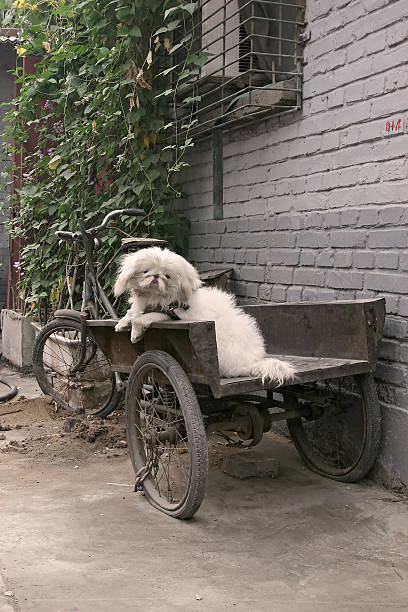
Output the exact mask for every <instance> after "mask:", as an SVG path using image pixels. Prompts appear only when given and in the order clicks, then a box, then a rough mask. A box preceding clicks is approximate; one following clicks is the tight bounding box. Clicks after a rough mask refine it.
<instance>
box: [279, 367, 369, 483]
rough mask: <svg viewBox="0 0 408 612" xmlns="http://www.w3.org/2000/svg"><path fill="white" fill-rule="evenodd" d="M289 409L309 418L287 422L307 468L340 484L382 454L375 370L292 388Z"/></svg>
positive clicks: (357, 477) (362, 471) (364, 472)
mask: <svg viewBox="0 0 408 612" xmlns="http://www.w3.org/2000/svg"><path fill="white" fill-rule="evenodd" d="M284 397H285V403H287V405H288V407H292V408H299V407H300V408H303V409H304V410H305V414H306V415H307V416H305V417H301V418H296V419H290V420H288V429H289V433H290V435H291V438H292V440H293V442H294V444H295V446H296V449H297V450H298V452H299V454H300V456H301V458H302V459H303V461H304V462H305V464H306V465H307V467H308V468H309V469H311V470H312V471H313V472H317V473H318V474H321V475H322V476H327V477H329V478H332V479H334V480H340V481H342V482H356V481H357V480H360V479H361V478H364V476H366V475H367V474H368V472H369V471H370V470H371V468H372V467H373V465H374V462H375V460H376V458H377V456H378V452H379V446H380V437H381V413H380V407H379V403H378V397H377V390H376V387H375V383H374V380H373V377H372V375H371V374H361V375H358V376H347V377H343V378H335V379H331V380H328V381H323V382H319V383H313V384H310V385H304V386H301V387H293V388H292V390H291V388H290V387H288V389H287V392H286V393H285V396H284Z"/></svg>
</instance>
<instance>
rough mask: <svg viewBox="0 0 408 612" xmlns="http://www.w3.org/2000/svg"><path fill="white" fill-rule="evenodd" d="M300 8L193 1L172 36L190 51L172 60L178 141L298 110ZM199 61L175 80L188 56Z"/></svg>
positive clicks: (299, 3) (255, 1) (291, 1)
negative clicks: (187, 129) (185, 135)
mask: <svg viewBox="0 0 408 612" xmlns="http://www.w3.org/2000/svg"><path fill="white" fill-rule="evenodd" d="M304 26H305V23H304V0H288V1H286V0H281V1H276V2H275V1H272V0H198V2H197V5H196V8H195V10H194V12H193V14H192V16H191V17H190V18H189V19H188V20H185V22H184V24H183V27H182V28H181V27H180V28H178V29H177V30H176V31H175V33H174V39H173V43H174V44H177V42H179V41H180V40H182V39H183V38H184V37H186V35H187V36H188V35H189V34H191V35H192V36H190V41H191V42H190V48H189V50H186V48H185V47H182V48H181V49H180V50H178V51H177V52H176V53H174V54H173V55H172V58H173V62H174V64H175V65H176V69H175V70H174V72H173V78H174V83H173V84H174V86H176V84H177V108H176V119H177V124H178V133H179V134H181V133H182V132H183V130H182V128H181V126H182V124H183V123H186V118H189V120H190V121H191V120H193V121H194V120H196V121H194V127H193V128H190V132H191V133H193V134H194V135H195V136H196V137H197V136H205V135H207V134H209V133H210V132H211V131H213V130H214V128H218V127H219V128H222V129H228V128H230V127H234V126H236V125H239V124H240V123H248V122H249V121H251V120H254V119H257V118H261V117H265V116H266V115H270V114H277V113H282V112H287V111H289V110H296V109H298V108H300V105H301V61H302V51H303V41H302V33H303V29H304ZM197 52H200V53H201V56H202V57H204V60H205V61H204V62H203V63H202V65H201V66H200V67H199V68H197V69H196V74H193V75H191V74H189V76H188V77H186V78H185V79H184V80H183V79H180V74H181V72H182V70H183V67H184V66H185V60H186V56H187V54H188V53H197Z"/></svg>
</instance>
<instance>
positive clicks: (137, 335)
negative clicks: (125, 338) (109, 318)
mask: <svg viewBox="0 0 408 612" xmlns="http://www.w3.org/2000/svg"><path fill="white" fill-rule="evenodd" d="M145 329H146V328H145V327H143V326H142V325H135V324H134V323H133V324H132V331H131V333H130V340H131V342H133V344H135V343H136V342H138V341H139V340H140V339H141V337H142V336H143V333H144V331H145Z"/></svg>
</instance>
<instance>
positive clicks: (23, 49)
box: [17, 47, 27, 57]
mask: <svg viewBox="0 0 408 612" xmlns="http://www.w3.org/2000/svg"><path fill="white" fill-rule="evenodd" d="M25 53H27V49H26V48H25V47H18V48H17V55H18V56H19V57H21V56H22V55H24V54H25Z"/></svg>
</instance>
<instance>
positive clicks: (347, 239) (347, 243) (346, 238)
mask: <svg viewBox="0 0 408 612" xmlns="http://www.w3.org/2000/svg"><path fill="white" fill-rule="evenodd" d="M366 240H367V236H366V234H365V232H359V231H356V230H354V231H353V230H352V231H349V230H339V231H332V232H331V233H330V244H331V246H333V247H338V248H344V249H350V248H358V247H360V248H361V247H363V246H365V243H366Z"/></svg>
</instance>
